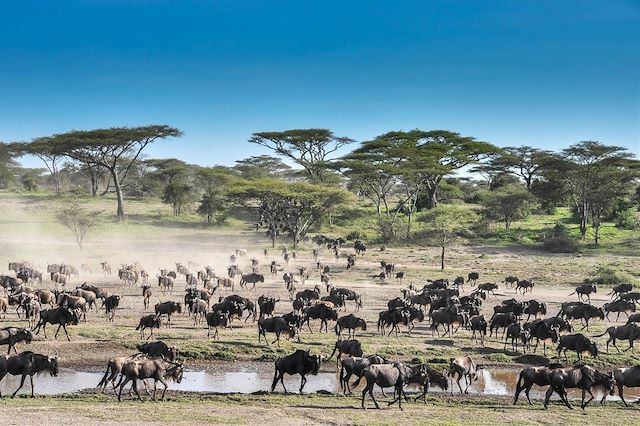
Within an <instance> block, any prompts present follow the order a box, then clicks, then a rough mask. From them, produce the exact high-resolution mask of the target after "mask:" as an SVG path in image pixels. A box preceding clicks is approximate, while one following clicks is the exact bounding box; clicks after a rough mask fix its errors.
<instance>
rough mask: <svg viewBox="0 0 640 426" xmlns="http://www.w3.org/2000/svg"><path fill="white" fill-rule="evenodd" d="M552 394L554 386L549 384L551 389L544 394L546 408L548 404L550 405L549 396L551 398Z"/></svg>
mask: <svg viewBox="0 0 640 426" xmlns="http://www.w3.org/2000/svg"><path fill="white" fill-rule="evenodd" d="M552 394H553V387H552V386H549V389H547V392H546V393H545V395H544V408H547V406H548V405H549V398H551V395H552ZM527 396H528V395H527Z"/></svg>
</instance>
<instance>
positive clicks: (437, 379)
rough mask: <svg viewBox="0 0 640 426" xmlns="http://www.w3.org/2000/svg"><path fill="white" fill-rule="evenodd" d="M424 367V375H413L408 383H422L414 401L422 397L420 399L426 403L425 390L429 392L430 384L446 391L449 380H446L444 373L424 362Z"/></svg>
mask: <svg viewBox="0 0 640 426" xmlns="http://www.w3.org/2000/svg"><path fill="white" fill-rule="evenodd" d="M424 367H425V369H426V377H420V376H415V377H414V378H413V379H410V380H409V381H408V383H417V384H419V385H422V393H421V394H420V395H417V396H416V397H415V398H414V401H417V400H418V399H420V398H422V401H424V402H425V403H426V402H427V392H429V389H430V388H431V386H432V385H436V386H438V387H440V389H442V390H444V391H446V390H448V389H449V380H447V378H446V377H445V375H444V374H442V373H440V372H439V371H437V370H436V369H434V368H431V367H429V366H428V365H426V364H424ZM416 379H418V380H416Z"/></svg>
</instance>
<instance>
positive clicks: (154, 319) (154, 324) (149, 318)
mask: <svg viewBox="0 0 640 426" xmlns="http://www.w3.org/2000/svg"><path fill="white" fill-rule="evenodd" d="M160 324H161V322H160V317H159V316H157V315H154V314H151V315H145V316H143V317H142V318H140V322H139V323H138V326H137V327H136V330H140V338H141V339H144V330H145V329H147V328H149V329H151V334H149V337H147V338H146V339H145V340H149V339H150V338H152V337H153V329H154V328H160Z"/></svg>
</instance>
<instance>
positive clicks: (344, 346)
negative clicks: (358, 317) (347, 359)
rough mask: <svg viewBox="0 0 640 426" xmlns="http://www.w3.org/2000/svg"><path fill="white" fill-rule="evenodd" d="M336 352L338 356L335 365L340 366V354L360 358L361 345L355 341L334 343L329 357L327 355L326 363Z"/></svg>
mask: <svg viewBox="0 0 640 426" xmlns="http://www.w3.org/2000/svg"><path fill="white" fill-rule="evenodd" d="M336 351H337V352H338V356H337V358H336V365H338V364H340V359H341V358H342V354H347V355H349V356H357V357H361V356H362V353H363V352H362V344H360V342H359V341H357V340H338V341H337V342H336V344H335V345H334V347H333V352H331V355H329V358H327V361H329V360H330V359H331V358H333V354H335V353H336Z"/></svg>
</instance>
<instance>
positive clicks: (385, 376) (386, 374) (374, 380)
mask: <svg viewBox="0 0 640 426" xmlns="http://www.w3.org/2000/svg"><path fill="white" fill-rule="evenodd" d="M362 377H364V378H365V379H366V381H367V384H366V386H365V387H364V389H363V390H362V408H365V406H364V398H365V396H366V395H367V393H369V396H370V397H371V399H372V400H373V403H374V404H375V406H376V408H380V406H379V405H378V402H377V401H376V399H375V398H374V396H373V387H374V386H375V385H378V386H380V387H381V388H385V387H391V386H393V387H394V390H395V394H396V399H395V400H393V401H391V402H390V403H389V405H392V404H394V403H395V402H396V401H398V406H399V407H400V409H401V410H402V398H403V396H404V398H405V400H407V396H406V395H405V394H404V386H405V384H407V383H409V382H423V380H425V379H426V377H427V370H426V366H425V365H424V364H421V365H417V366H408V365H405V364H402V363H400V362H395V363H393V364H372V365H370V366H368V367H367V368H365V369H364V371H363V372H362ZM407 401H408V400H407Z"/></svg>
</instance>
